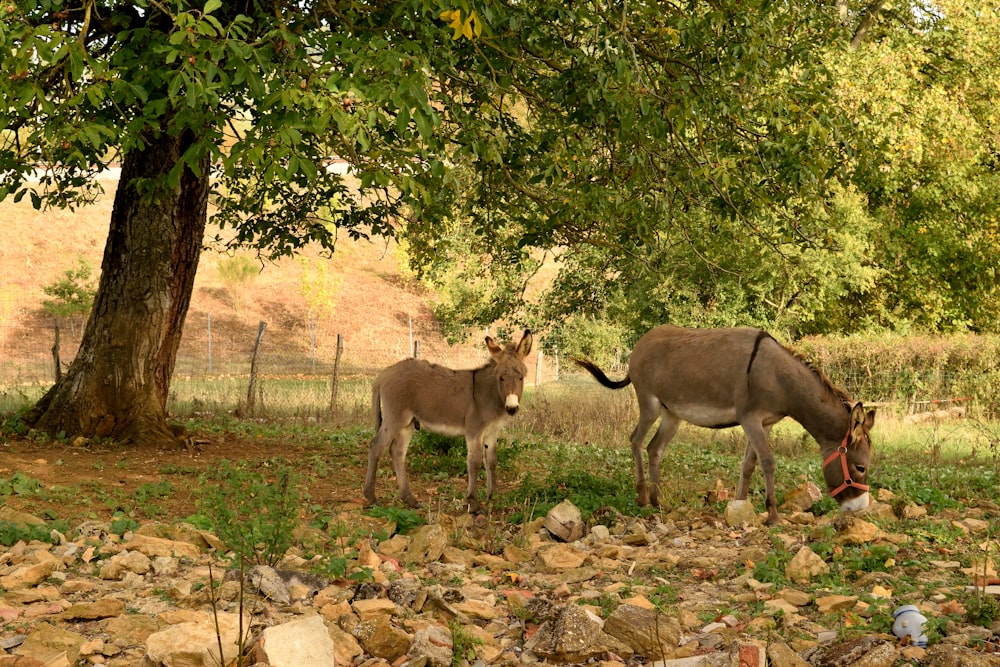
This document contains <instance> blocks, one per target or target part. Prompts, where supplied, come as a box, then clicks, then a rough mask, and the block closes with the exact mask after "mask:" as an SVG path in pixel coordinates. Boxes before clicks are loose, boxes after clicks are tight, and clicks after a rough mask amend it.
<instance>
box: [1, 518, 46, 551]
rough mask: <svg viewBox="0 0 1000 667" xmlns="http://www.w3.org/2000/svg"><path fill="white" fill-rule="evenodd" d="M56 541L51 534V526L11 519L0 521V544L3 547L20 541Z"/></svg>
mask: <svg viewBox="0 0 1000 667" xmlns="http://www.w3.org/2000/svg"><path fill="white" fill-rule="evenodd" d="M22 540H23V541H25V542H30V541H31V540H37V541H39V542H48V543H50V544H55V543H56V538H54V537H53V535H52V528H50V527H49V526H46V525H44V524H23V523H15V522H13V521H0V544H2V545H4V546H5V547H9V546H12V545H14V544H17V543H18V542H21V541H22Z"/></svg>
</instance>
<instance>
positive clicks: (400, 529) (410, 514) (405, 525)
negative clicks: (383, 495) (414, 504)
mask: <svg viewBox="0 0 1000 667" xmlns="http://www.w3.org/2000/svg"><path fill="white" fill-rule="evenodd" d="M366 513H367V514H368V516H372V517H376V518H381V519H387V520H388V521H391V522H393V523H395V524H396V532H397V533H407V532H409V531H410V530H412V529H414V528H416V527H417V526H422V525H424V524H425V523H426V521H424V518H423V517H422V516H420V514H419V513H418V512H415V511H413V510H411V509H403V508H400V507H385V506H381V505H379V506H376V507H371V508H369V509H368V510H367V512H366Z"/></svg>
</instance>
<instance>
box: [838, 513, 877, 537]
mask: <svg viewBox="0 0 1000 667" xmlns="http://www.w3.org/2000/svg"><path fill="white" fill-rule="evenodd" d="M834 525H835V526H836V528H837V537H836V538H834V541H835V542H836V543H837V544H867V543H869V542H872V541H874V540H875V538H876V537H878V535H879V527H878V526H876V525H875V524H874V523H871V522H870V521H863V520H862V519H859V518H857V517H854V516H844V517H839V518H838V520H837V521H836V522H835V524H834Z"/></svg>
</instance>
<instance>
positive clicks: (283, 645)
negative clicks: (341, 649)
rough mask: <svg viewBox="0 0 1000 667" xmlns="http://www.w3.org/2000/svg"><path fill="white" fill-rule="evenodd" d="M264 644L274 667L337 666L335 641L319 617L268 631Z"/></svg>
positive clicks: (286, 624)
mask: <svg viewBox="0 0 1000 667" xmlns="http://www.w3.org/2000/svg"><path fill="white" fill-rule="evenodd" d="M260 645H261V650H262V651H263V653H264V655H265V656H266V657H267V664H269V665H270V666H271V667H303V666H304V665H333V664H335V656H334V650H333V639H332V638H331V637H330V633H329V631H327V629H326V624H325V623H324V622H323V619H322V618H321V617H319V616H316V615H313V616H307V617H305V618H300V619H296V620H294V621H290V622H288V623H282V624H281V625H274V626H271V627H269V628H265V629H264V632H263V633H262V634H261V639H260Z"/></svg>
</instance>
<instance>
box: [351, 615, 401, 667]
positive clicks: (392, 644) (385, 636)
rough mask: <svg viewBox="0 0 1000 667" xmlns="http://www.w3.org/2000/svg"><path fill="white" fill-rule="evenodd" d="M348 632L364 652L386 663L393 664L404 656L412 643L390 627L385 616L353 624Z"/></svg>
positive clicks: (397, 630)
mask: <svg viewBox="0 0 1000 667" xmlns="http://www.w3.org/2000/svg"><path fill="white" fill-rule="evenodd" d="M349 632H350V633H351V634H352V635H354V637H355V639H357V640H358V642H359V643H360V644H361V646H362V647H364V649H365V650H366V651H368V652H369V653H371V654H372V655H373V656H375V657H376V658H382V659H383V660H387V661H388V662H395V661H396V660H398V659H399V658H401V657H403V656H404V655H406V653H407V652H408V651H409V650H410V644H411V643H412V638H411V637H410V635H408V634H406V633H405V632H404V631H402V630H400V629H399V628H397V627H395V626H393V625H391V624H390V623H389V617H388V616H387V615H385V614H380V615H378V616H376V617H375V618H373V619H371V620H367V621H360V622H358V623H355V624H353V625H352V626H351V627H350V628H349Z"/></svg>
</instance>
